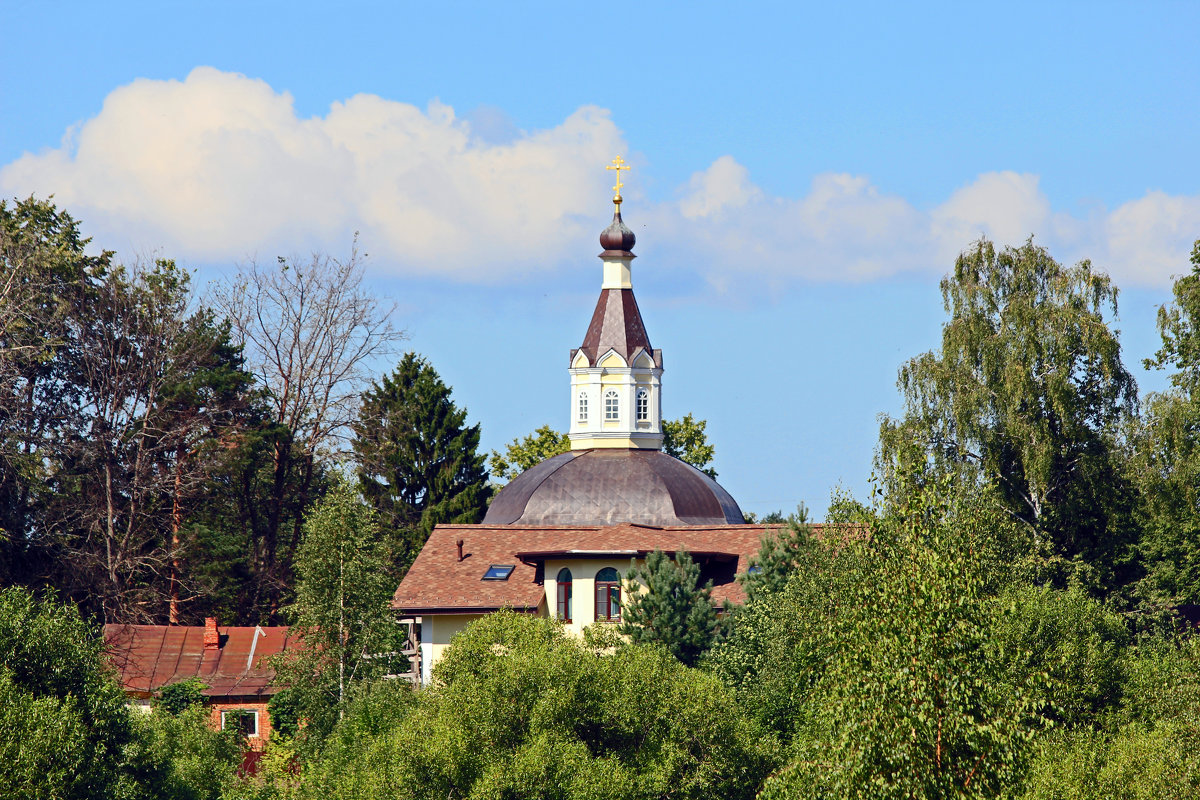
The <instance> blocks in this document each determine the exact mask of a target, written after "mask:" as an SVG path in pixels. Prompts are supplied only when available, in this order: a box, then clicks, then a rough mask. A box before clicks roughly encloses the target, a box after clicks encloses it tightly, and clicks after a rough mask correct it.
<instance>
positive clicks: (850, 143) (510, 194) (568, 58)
mask: <svg viewBox="0 0 1200 800" xmlns="http://www.w3.org/2000/svg"><path fill="white" fill-rule="evenodd" d="M1196 30H1200V6H1197V5H1195V4H1190V3H1139V4H1133V3H1128V4H1117V3H1103V2H1100V3H1067V2H1064V3H1011V2H1010V3H1003V4H964V3H944V4H912V5H907V6H906V5H903V4H896V3H842V4H837V7H834V5H833V4H822V5H807V4H801V3H795V2H791V3H778V4H771V3H746V4H740V5H736V6H735V5H734V4H729V3H720V4H717V3H693V4H689V5H687V6H683V5H681V4H680V5H667V4H648V5H645V6H643V7H638V8H634V7H629V6H622V5H608V6H601V5H596V4H588V5H584V4H567V3H561V2H559V3H541V4H537V3H529V4H522V3H514V4H503V5H501V4H494V3H491V4H482V3H480V4H469V3H466V4H413V3H389V4H383V3H379V4H369V3H343V4H339V5H338V6H337V7H336V8H333V7H331V6H329V5H327V4H320V5H318V4H305V3H294V2H293V3H286V4H285V3H256V4H246V3H224V2H209V3H204V4H199V3H176V4H164V3H161V2H160V3H122V2H114V3H108V4H84V3H74V4H70V3H33V2H24V0H9V2H7V3H5V4H3V5H2V6H0V120H2V122H0V193H2V194H3V195H5V196H13V195H27V194H29V193H31V192H33V193H37V194H39V195H46V194H51V193H52V194H54V195H55V197H56V198H57V200H58V202H59V203H60V204H61V205H63V206H65V207H67V208H68V209H70V210H71V211H72V213H74V214H75V216H77V217H78V218H80V219H82V220H83V222H84V226H85V230H86V231H87V232H88V233H90V234H91V235H93V236H95V237H96V241H97V243H99V244H102V245H103V246H105V247H109V248H114V249H116V250H117V251H118V253H119V255H121V256H122V257H126V258H131V257H134V256H135V255H137V254H146V253H159V254H163V255H168V256H173V257H175V258H177V259H178V260H179V261H181V262H183V263H185V264H187V265H189V266H191V267H194V268H195V269H196V270H197V272H198V275H199V276H200V278H201V281H202V282H203V281H208V280H217V279H220V277H221V276H222V275H223V274H226V273H228V271H229V270H230V269H232V267H233V266H234V265H235V264H236V263H237V262H238V261H242V260H245V259H247V258H250V257H257V258H259V259H264V260H269V259H271V258H273V257H274V256H275V255H277V254H292V253H306V252H308V251H310V250H314V249H317V250H323V251H327V252H330V253H334V254H344V253H346V252H347V251H348V250H349V247H350V241H351V237H352V235H353V232H354V231H356V230H357V231H360V235H361V242H362V245H363V248H364V249H365V250H366V251H367V252H369V253H370V254H371V257H370V259H369V261H368V264H369V270H370V272H369V276H370V280H371V283H372V285H373V286H375V287H376V288H377V290H378V291H379V292H380V294H381V296H383V297H386V298H389V299H393V300H395V301H396V302H397V304H398V310H397V319H396V322H397V324H399V325H401V326H402V327H404V328H406V329H407V330H408V332H409V334H410V336H411V340H410V345H411V346H412V347H413V348H414V349H416V350H418V351H420V352H423V353H425V354H427V355H428V356H429V357H430V358H431V360H432V361H433V363H434V365H435V366H436V367H437V368H438V370H439V371H440V372H441V373H442V374H443V376H444V377H445V378H446V379H447V381H448V382H449V383H451V384H452V385H453V386H454V391H455V396H456V397H457V398H458V399H459V401H460V402H461V403H462V404H464V405H466V407H467V408H468V409H469V411H470V414H471V417H472V419H474V420H477V421H479V422H480V423H482V426H483V438H484V444H485V445H486V446H487V447H489V448H490V447H498V446H500V445H501V444H502V443H503V442H505V441H507V440H508V439H511V438H513V437H514V436H518V435H521V434H523V433H526V432H528V431H529V430H531V429H532V428H534V427H537V426H538V425H541V424H544V423H549V424H552V425H555V426H558V427H564V426H565V424H566V412H567V402H568V400H567V387H568V380H567V374H566V366H567V355H566V354H567V351H568V350H569V348H571V347H572V346H576V345H578V344H579V341H580V340H581V339H582V336H583V333H584V329H585V328H586V325H587V320H588V317H589V314H590V312H591V308H592V305H593V303H594V300H595V295H596V293H597V290H598V287H599V281H600V268H599V262H598V261H597V260H596V259H595V258H594V256H595V254H596V252H598V249H599V248H598V246H597V243H596V236H597V235H598V233H599V231H600V230H601V229H602V228H603V227H604V225H605V224H607V221H608V216H609V214H610V208H611V207H610V206H609V205H608V202H607V201H608V197H609V186H610V185H611V174H610V173H605V171H604V170H603V169H602V167H603V166H604V165H605V164H606V163H607V162H608V160H609V159H610V158H612V157H613V156H614V155H616V154H617V153H621V154H622V155H624V156H625V158H626V159H627V160H629V161H630V162H631V163H632V164H633V166H634V170H633V171H632V172H631V174H630V175H629V177H628V186H627V189H626V191H625V196H626V198H627V203H626V206H625V210H626V218H627V221H628V222H629V223H630V224H631V226H632V227H633V228H634V230H635V231H636V232H637V234H638V239H639V241H638V246H637V252H638V254H639V256H640V257H639V259H638V260H637V261H636V262H635V265H634V269H635V271H634V281H635V286H636V287H637V290H638V297H639V300H640V303H641V306H642V311H643V314H644V316H645V318H646V324H647V327H648V331H649V334H650V336H651V339H652V341H653V342H654V344H655V346H657V347H661V348H662V349H663V351H664V357H665V363H666V367H667V372H666V374H665V375H664V411H665V413H666V414H667V415H668V416H680V415H682V414H683V413H686V412H688V411H691V412H694V413H695V414H696V415H698V416H700V417H703V418H706V419H708V420H709V430H710V438H711V440H712V441H713V442H714V444H716V446H717V464H716V466H717V469H718V471H719V472H720V475H721V481H722V483H723V484H724V485H725V486H726V488H728V489H729V490H730V491H731V492H732V493H733V495H734V496H735V497H736V498H738V499H739V501H740V502H741V503H742V505H743V507H744V508H746V509H748V510H753V511H758V512H765V511H769V510H772V509H775V508H783V509H788V508H791V507H792V506H794V505H795V504H796V503H797V502H800V501H803V502H806V503H808V504H809V505H810V506H812V507H813V508H814V509H816V510H817V512H818V515H819V513H820V512H821V511H822V510H823V508H824V506H825V504H826V502H827V500H828V497H829V492H830V490H831V488H832V487H834V486H835V485H837V484H838V483H842V484H843V485H845V486H846V487H847V488H849V489H850V490H852V491H853V492H855V493H857V494H860V495H861V494H863V493H865V491H866V487H867V481H868V477H869V473H870V468H871V458H872V451H873V448H874V444H875V438H876V431H877V419H876V418H877V415H878V414H879V413H880V412H891V413H895V412H896V411H897V410H898V409H899V400H898V397H897V395H896V391H895V386H894V383H895V375H896V370H897V368H898V366H899V365H900V364H901V363H902V362H903V361H904V360H905V359H907V358H909V357H912V356H914V355H916V354H918V353H920V352H922V351H924V350H928V349H930V348H933V347H935V346H936V345H937V342H938V334H939V329H940V326H941V324H942V322H943V321H944V316H943V312H942V309H941V301H940V297H939V294H938V288H937V281H938V279H939V278H940V277H941V275H943V274H944V273H945V272H946V271H947V270H948V269H949V268H950V267H951V265H952V263H953V257H954V254H955V253H956V252H958V251H959V250H960V249H961V248H963V247H965V246H966V245H967V244H968V243H969V242H970V241H971V240H972V239H974V238H977V237H978V236H980V235H988V236H990V237H992V238H993V239H995V240H997V241H998V242H1000V243H1002V244H1016V243H1020V242H1021V241H1022V240H1024V238H1026V237H1027V236H1028V235H1030V234H1035V235H1036V237H1037V240H1038V241H1039V242H1041V243H1043V244H1045V245H1047V246H1048V247H1049V248H1050V249H1051V251H1052V252H1053V253H1054V255H1055V256H1056V257H1057V258H1059V259H1060V260H1061V261H1067V262H1073V261H1075V260H1078V259H1080V258H1091V259H1092V260H1093V262H1094V263H1095V264H1096V265H1097V266H1098V267H1100V268H1102V269H1105V270H1107V271H1109V272H1110V273H1111V274H1112V275H1113V276H1114V279H1115V280H1116V281H1117V283H1118V285H1120V286H1121V287H1122V302H1121V318H1120V320H1119V321H1118V323H1117V324H1118V327H1119V328H1120V329H1121V330H1122V331H1123V337H1122V340H1123V342H1124V346H1125V356H1126V361H1127V363H1128V364H1129V365H1130V367H1131V368H1134V367H1136V366H1137V365H1138V363H1139V362H1140V359H1142V358H1144V357H1145V356H1147V355H1149V354H1150V352H1152V351H1153V349H1154V347H1155V345H1156V335H1155V332H1154V329H1153V319H1154V312H1155V310H1156V308H1157V306H1158V305H1159V304H1160V303H1162V302H1164V301H1165V300H1166V299H1167V298H1168V297H1169V288H1170V281H1171V276H1172V274H1177V273H1179V272H1182V271H1184V270H1186V268H1187V254H1188V252H1189V250H1190V245H1191V242H1192V241H1193V240H1194V239H1196V238H1198V237H1200V159H1197V158H1196V143H1197V141H1200V112H1198V111H1197V109H1198V108H1200V103H1198V102H1197V101H1198V100H1200V98H1198V97H1197V94H1198V92H1200V89H1198V87H1200V51H1198V50H1197V48H1196V47H1195V46H1194V34H1195V31H1196ZM382 368H383V366H381V369H382ZM1135 373H1136V374H1137V375H1138V378H1139V383H1140V385H1141V387H1142V389H1143V390H1144V391H1145V390H1153V389H1156V388H1160V387H1161V386H1162V378H1161V376H1159V375H1147V374H1145V373H1143V372H1142V371H1141V370H1140V369H1135Z"/></svg>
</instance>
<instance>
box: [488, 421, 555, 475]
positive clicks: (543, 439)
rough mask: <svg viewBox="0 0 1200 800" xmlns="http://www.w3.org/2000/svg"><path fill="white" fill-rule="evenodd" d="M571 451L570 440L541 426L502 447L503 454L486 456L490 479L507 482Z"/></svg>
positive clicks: (546, 426) (496, 452)
mask: <svg viewBox="0 0 1200 800" xmlns="http://www.w3.org/2000/svg"><path fill="white" fill-rule="evenodd" d="M570 449H571V439H570V438H569V437H568V436H567V435H566V434H563V433H559V432H558V431H556V430H554V429H553V428H551V427H550V426H549V425H543V426H542V427H540V428H538V429H537V430H536V431H534V432H533V433H531V434H529V435H528V436H526V437H525V438H523V439H513V440H512V441H511V442H509V443H508V444H506V445H505V446H504V453H503V454H501V453H500V452H499V451H497V450H493V451H492V454H491V455H490V456H488V468H489V469H490V470H491V473H492V477H493V478H495V479H497V480H500V481H504V482H508V481H511V480H512V479H513V478H515V477H517V476H518V475H520V474H521V473H522V472H524V471H525V470H527V469H529V468H530V467H533V466H536V465H538V464H540V463H542V462H543V461H545V460H546V459H548V458H553V457H554V456H557V455H559V454H561V453H566V452H567V451H569V450H570Z"/></svg>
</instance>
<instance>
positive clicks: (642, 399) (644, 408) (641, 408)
mask: <svg viewBox="0 0 1200 800" xmlns="http://www.w3.org/2000/svg"><path fill="white" fill-rule="evenodd" d="M637 418H638V422H645V421H646V420H648V419H650V392H649V391H648V390H646V389H638V393H637Z"/></svg>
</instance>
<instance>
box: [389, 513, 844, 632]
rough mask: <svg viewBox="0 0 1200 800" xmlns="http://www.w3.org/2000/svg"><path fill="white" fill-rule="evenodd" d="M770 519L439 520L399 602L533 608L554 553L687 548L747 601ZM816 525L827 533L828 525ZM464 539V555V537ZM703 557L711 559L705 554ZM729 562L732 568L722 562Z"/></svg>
mask: <svg viewBox="0 0 1200 800" xmlns="http://www.w3.org/2000/svg"><path fill="white" fill-rule="evenodd" d="M770 527H774V526H769V525H714V526H704V527H700V526H677V527H653V526H643V525H632V524H628V523H626V524H621V525H590V526H589V525H578V526H536V527H535V526H522V527H515V526H511V525H486V524H485V525H439V526H437V527H436V528H435V529H434V531H433V533H432V534H431V535H430V537H429V540H428V541H427V542H426V543H425V547H423V548H422V549H421V553H420V555H418V556H417V560H416V561H415V562H414V563H413V565H412V567H411V568H410V569H409V571H408V574H407V575H405V576H404V580H403V581H402V582H401V583H400V586H399V588H398V589H397V590H396V594H395V596H394V597H393V599H392V608H394V609H396V610H397V611H401V612H404V613H409V614H421V613H428V614H434V613H464V612H472V611H490V610H495V609H498V608H504V607H510V608H514V609H517V610H523V611H533V610H535V609H537V608H538V606H539V604H541V603H542V602H543V601H544V599H545V597H544V590H543V587H542V575H541V574H540V569H539V565H540V563H541V562H543V561H544V560H545V559H546V558H589V557H590V558H596V557H603V556H604V555H616V556H626V555H627V556H630V557H632V556H634V555H643V554H645V553H648V552H652V551H654V550H663V551H665V552H670V553H673V552H677V551H679V550H687V551H688V552H690V553H694V554H696V555H697V560H704V561H706V562H709V563H711V564H713V565H715V566H714V567H713V568H712V569H710V570H708V571H707V572H705V571H702V576H701V577H702V579H707V578H709V577H711V578H713V584H714V586H713V599H714V600H716V601H717V602H718V603H719V602H722V601H724V600H730V601H731V602H734V603H741V602H745V599H746V598H745V593H744V592H743V591H742V587H741V585H740V584H738V583H737V582H736V581H735V580H734V576H735V575H737V574H741V573H744V572H745V571H746V569H747V568H748V567H749V560H750V558H751V556H753V555H754V554H755V553H757V552H758V548H759V543H760V541H761V539H762V535H763V532H764V531H765V530H767V529H768V528H770ZM813 528H814V529H815V531H816V532H817V534H818V535H819V534H820V529H821V526H820V525H814V526H813ZM460 539H461V540H462V541H463V555H464V558H463V560H462V561H459V560H458V546H457V542H458V540H460ZM701 556H703V559H701V558H700V557H701ZM721 563H724V564H726V565H727V566H728V568H724V569H723V568H720V564H721ZM492 564H512V565H514V569H513V572H512V575H511V576H509V578H508V580H506V581H485V580H482V578H483V574H484V572H486V571H487V568H488V567H489V566H490V565H492Z"/></svg>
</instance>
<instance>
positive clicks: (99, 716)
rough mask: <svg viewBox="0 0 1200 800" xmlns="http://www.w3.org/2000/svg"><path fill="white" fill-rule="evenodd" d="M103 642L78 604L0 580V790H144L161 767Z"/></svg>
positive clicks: (68, 793) (82, 793)
mask: <svg viewBox="0 0 1200 800" xmlns="http://www.w3.org/2000/svg"><path fill="white" fill-rule="evenodd" d="M102 651H103V643H102V642H101V641H100V637H99V636H98V635H97V633H96V631H95V630H94V629H91V628H89V627H88V626H87V625H86V624H85V623H84V622H83V620H82V619H81V618H80V616H79V612H78V611H77V610H76V609H75V608H74V607H73V606H70V605H59V604H57V603H53V602H43V601H40V600H37V599H36V598H35V597H34V596H33V595H32V594H31V593H30V592H28V591H26V590H24V589H19V588H8V589H4V590H0V797H4V798H31V799H36V798H98V799H99V798H112V797H117V798H121V797H127V798H134V797H143V796H147V794H148V791H147V789H148V784H151V783H153V781H152V780H151V779H153V778H154V777H155V774H154V773H153V770H148V769H146V768H147V767H149V766H150V765H149V764H147V763H145V762H144V760H142V759H139V758H138V755H139V753H141V752H142V748H141V746H140V745H141V743H140V739H139V737H138V731H137V729H136V727H135V725H134V722H133V719H132V718H131V716H130V713H129V709H128V707H127V706H126V703H125V695H124V693H123V692H122V691H121V687H120V686H118V685H117V683H116V681H115V680H114V679H113V676H112V674H111V672H110V671H109V668H108V666H107V665H106V664H105V663H104V661H103V655H102ZM147 772H149V773H150V774H147Z"/></svg>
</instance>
